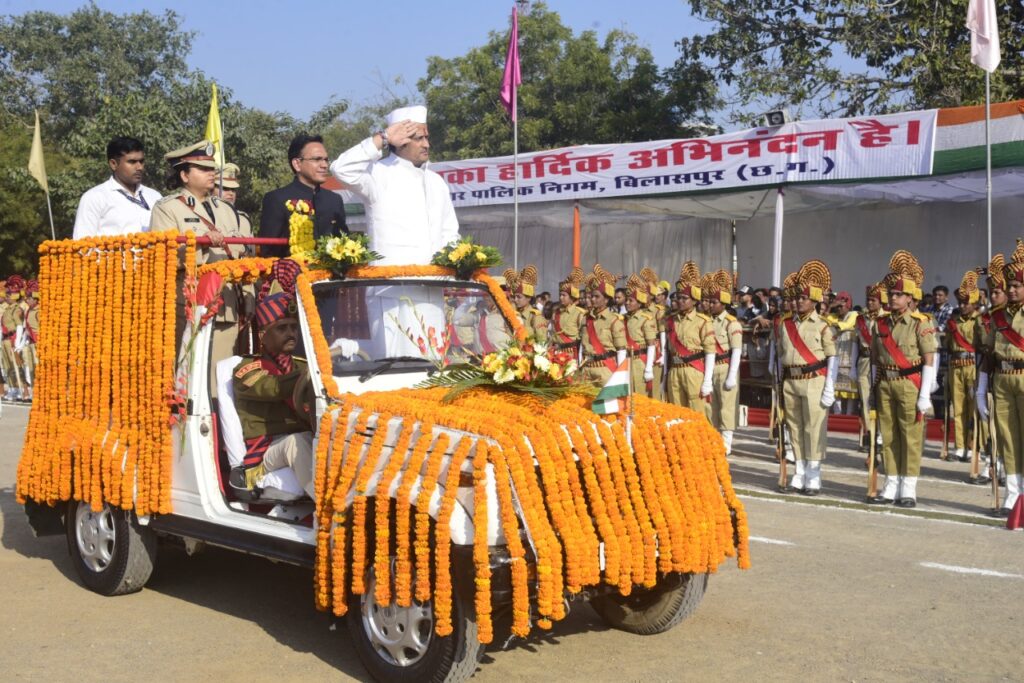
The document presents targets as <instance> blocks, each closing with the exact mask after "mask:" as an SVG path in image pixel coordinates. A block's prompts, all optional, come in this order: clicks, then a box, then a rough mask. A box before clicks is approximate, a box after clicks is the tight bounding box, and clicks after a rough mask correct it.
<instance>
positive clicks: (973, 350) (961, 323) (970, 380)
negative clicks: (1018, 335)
mask: <svg viewBox="0 0 1024 683" xmlns="http://www.w3.org/2000/svg"><path fill="white" fill-rule="evenodd" d="M954 294H955V295H956V299H957V302H958V303H959V304H960V308H959V309H958V311H957V314H956V315H953V316H951V317H950V319H949V320H948V321H947V322H946V338H945V347H946V351H947V353H948V354H949V402H950V405H949V406H948V407H947V409H948V410H950V411H951V412H952V418H953V431H954V439H955V446H956V450H955V451H954V452H953V455H954V457H956V458H958V459H959V460H960V462H970V460H971V457H972V454H973V452H972V450H971V443H972V439H970V438H969V436H970V434H969V432H968V427H969V426H973V425H975V424H976V423H977V422H979V420H977V419H975V412H974V393H975V389H976V385H977V382H978V374H977V370H976V367H975V366H976V359H977V352H978V346H979V344H978V342H979V340H980V338H981V336H982V335H981V322H980V316H979V315H978V311H977V305H978V296H979V295H978V274H977V273H976V272H974V271H973V270H969V271H967V272H966V273H964V277H963V279H962V280H961V281H960V287H958V288H957V290H956V292H955V293H954ZM979 426H980V425H979ZM979 438H980V439H982V440H983V439H984V438H985V435H983V434H981V433H979Z"/></svg>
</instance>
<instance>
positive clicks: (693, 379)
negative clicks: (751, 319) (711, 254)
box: [665, 261, 715, 416]
mask: <svg viewBox="0 0 1024 683" xmlns="http://www.w3.org/2000/svg"><path fill="white" fill-rule="evenodd" d="M698 282H700V271H699V270H698V269H697V265H696V264H695V263H694V262H693V261H687V262H686V263H684V264H683V267H682V269H681V270H680V273H679V281H678V282H677V283H676V292H675V296H674V298H673V305H674V307H675V310H674V311H673V313H672V314H671V315H669V316H668V317H667V318H666V319H665V340H666V347H665V348H666V352H667V353H668V366H669V370H668V381H667V382H666V393H667V396H668V401H669V402H670V403H674V404H676V405H678V406H686V407H687V408H690V409H691V410H695V411H697V412H698V413H701V414H703V415H705V416H707V415H708V414H709V413H710V407H709V406H708V399H709V397H710V396H711V391H712V389H713V384H712V376H713V373H714V370H715V332H714V329H713V326H712V323H711V318H710V317H709V316H707V315H705V314H704V313H701V312H699V311H698V310H697V305H698V304H699V303H700V300H701V291H700V286H699V285H698Z"/></svg>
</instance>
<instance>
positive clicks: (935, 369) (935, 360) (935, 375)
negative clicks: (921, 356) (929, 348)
mask: <svg viewBox="0 0 1024 683" xmlns="http://www.w3.org/2000/svg"><path fill="white" fill-rule="evenodd" d="M939 356H940V354H939V352H938V351H936V352H935V353H933V354H932V386H931V389H929V390H928V395H929V396H930V395H932V394H934V393H935V392H936V391H938V390H939ZM921 386H922V387H923V386H924V376H923V374H922V377H921Z"/></svg>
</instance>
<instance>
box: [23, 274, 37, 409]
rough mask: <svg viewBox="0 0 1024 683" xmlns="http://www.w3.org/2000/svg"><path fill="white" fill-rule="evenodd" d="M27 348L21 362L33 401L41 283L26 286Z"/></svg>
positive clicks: (34, 281)
mask: <svg viewBox="0 0 1024 683" xmlns="http://www.w3.org/2000/svg"><path fill="white" fill-rule="evenodd" d="M24 311H25V346H24V347H23V348H22V350H21V361H22V363H23V364H24V366H25V377H26V380H27V382H26V384H27V386H26V391H27V393H28V400H30V401H31V400H32V387H33V385H34V384H35V377H36V360H37V358H38V355H37V353H36V343H37V342H38V341H39V281H38V280H29V281H28V282H27V283H26V284H25V303H24Z"/></svg>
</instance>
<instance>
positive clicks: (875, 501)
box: [865, 496, 894, 505]
mask: <svg viewBox="0 0 1024 683" xmlns="http://www.w3.org/2000/svg"><path fill="white" fill-rule="evenodd" d="M865 502H867V504H868V505H892V504H893V502H894V501H893V499H892V498H886V497H884V496H872V497H869V498H868V499H867V500H866V501H865Z"/></svg>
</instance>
